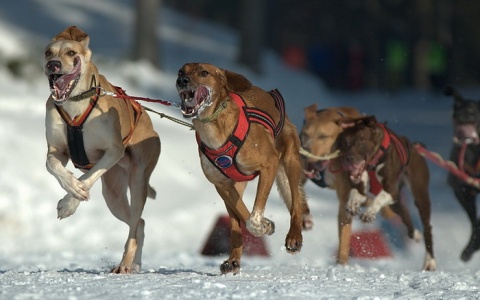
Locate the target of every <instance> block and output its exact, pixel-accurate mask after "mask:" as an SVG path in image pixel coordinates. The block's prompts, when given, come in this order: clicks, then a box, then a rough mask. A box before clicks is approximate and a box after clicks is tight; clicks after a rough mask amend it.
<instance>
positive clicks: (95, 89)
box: [68, 87, 99, 101]
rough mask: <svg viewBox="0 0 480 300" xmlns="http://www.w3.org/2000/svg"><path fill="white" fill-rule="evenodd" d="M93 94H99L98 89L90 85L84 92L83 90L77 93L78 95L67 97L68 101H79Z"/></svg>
mask: <svg viewBox="0 0 480 300" xmlns="http://www.w3.org/2000/svg"><path fill="white" fill-rule="evenodd" d="M95 95H99V89H98V88H97V87H92V88H91V89H90V90H88V91H86V92H83V93H81V94H78V95H76V96H73V97H69V98H68V100H69V101H80V100H83V99H87V98H92V97H93V96H95Z"/></svg>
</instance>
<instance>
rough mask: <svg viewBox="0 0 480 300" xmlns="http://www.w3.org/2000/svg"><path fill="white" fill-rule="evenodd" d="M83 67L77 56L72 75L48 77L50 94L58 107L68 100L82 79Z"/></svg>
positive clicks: (52, 75) (51, 75)
mask: <svg viewBox="0 0 480 300" xmlns="http://www.w3.org/2000/svg"><path fill="white" fill-rule="evenodd" d="M81 65H82V62H81V60H80V58H79V57H78V56H77V57H75V59H74V61H73V69H72V71H71V72H70V73H55V74H49V75H48V82H49V83H50V92H51V93H52V98H53V100H54V101H55V103H56V104H57V105H61V104H63V103H64V102H65V101H67V100H68V97H69V96H70V93H71V92H72V91H73V89H74V88H75V86H76V85H77V83H78V81H79V79H80V70H81Z"/></svg>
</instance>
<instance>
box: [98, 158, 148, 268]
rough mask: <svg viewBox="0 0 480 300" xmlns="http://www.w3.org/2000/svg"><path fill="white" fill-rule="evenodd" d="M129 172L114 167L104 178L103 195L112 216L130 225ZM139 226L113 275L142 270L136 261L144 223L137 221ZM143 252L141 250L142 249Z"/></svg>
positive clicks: (116, 166) (127, 243) (131, 235)
mask: <svg viewBox="0 0 480 300" xmlns="http://www.w3.org/2000/svg"><path fill="white" fill-rule="evenodd" d="M128 178H129V172H128V171H127V170H125V169H123V168H121V167H120V166H118V165H115V166H114V167H112V168H111V169H110V170H109V171H108V172H107V173H105V174H104V175H103V176H102V193H103V196H104V198H105V201H106V203H107V207H108V208H109V209H110V211H111V212H112V214H113V215H114V216H115V217H116V218H117V219H119V220H120V221H122V222H124V223H126V224H127V225H130V224H129V223H130V222H131V219H132V216H131V213H130V211H131V209H130V205H129V202H128V197H127V189H128ZM137 224H138V226H137V225H136V226H135V227H136V228H135V232H133V234H132V228H130V232H129V235H128V239H127V242H126V243H125V250H124V253H123V257H122V261H121V262H120V264H119V265H118V266H116V267H115V268H113V269H112V273H132V272H135V271H139V270H140V263H141V262H137V263H138V264H137V265H134V259H135V256H136V251H137V250H138V248H139V247H138V245H140V248H141V245H143V238H144V233H143V229H144V222H143V220H140V221H137ZM140 251H141V249H140Z"/></svg>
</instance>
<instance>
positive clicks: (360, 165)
mask: <svg viewBox="0 0 480 300" xmlns="http://www.w3.org/2000/svg"><path fill="white" fill-rule="evenodd" d="M342 166H343V169H344V170H346V171H348V172H349V173H350V179H351V180H352V182H353V183H358V182H360V180H361V179H362V173H363V171H364V170H365V160H362V161H361V162H357V163H342Z"/></svg>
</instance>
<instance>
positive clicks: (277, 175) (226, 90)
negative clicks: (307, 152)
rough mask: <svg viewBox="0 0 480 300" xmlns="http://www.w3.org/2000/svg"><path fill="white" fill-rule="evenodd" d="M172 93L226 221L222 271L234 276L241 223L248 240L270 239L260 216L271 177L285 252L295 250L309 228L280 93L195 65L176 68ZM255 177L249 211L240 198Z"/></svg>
mask: <svg viewBox="0 0 480 300" xmlns="http://www.w3.org/2000/svg"><path fill="white" fill-rule="evenodd" d="M177 89H178V92H179V95H180V98H181V100H182V112H183V114H184V116H185V117H189V118H194V119H193V124H194V126H195V130H196V134H197V141H198V143H199V150H200V161H201V165H202V169H203V172H204V174H205V176H206V177H207V179H208V180H209V181H210V182H212V183H213V184H214V185H215V188H216V190H217V192H218V193H219V194H220V196H221V197H222V199H223V200H224V202H225V205H226V208H227V211H228V214H229V216H230V224H231V240H230V242H231V243H230V244H231V245H230V247H231V251H230V257H229V258H228V260H226V261H225V262H223V264H222V265H221V266H220V270H221V272H222V273H228V272H233V273H237V272H239V271H240V260H241V255H242V232H241V227H240V224H241V222H243V223H245V224H246V227H247V229H248V230H249V231H250V232H251V233H252V234H254V235H255V236H261V235H265V234H267V235H271V234H273V232H274V229H275V227H274V223H273V222H272V221H270V220H269V219H267V218H265V217H264V211H265V205H266V202H267V198H268V195H269V193H270V190H271V188H272V185H273V182H274V181H275V179H276V182H277V186H278V190H279V192H280V195H281V196H282V198H283V200H284V201H285V203H286V205H287V207H288V209H289V211H290V215H291V223H290V230H289V232H288V234H287V237H286V241H285V247H286V249H287V251H288V252H290V253H294V252H298V251H300V249H301V247H302V232H301V231H302V225H303V226H304V227H305V228H308V227H311V225H312V224H311V220H310V218H311V217H310V215H309V210H308V206H307V203H306V201H305V195H304V192H303V188H302V186H301V184H300V180H301V175H302V167H301V163H300V157H299V154H298V153H299V148H300V141H299V139H298V135H297V132H296V128H295V126H294V125H293V124H292V123H291V122H290V121H289V120H288V118H287V117H286V116H285V114H284V106H283V105H284V103H283V99H281V96H280V95H279V94H278V93H275V92H273V93H267V92H265V91H264V90H262V89H260V88H258V87H256V86H253V85H252V84H251V83H250V81H248V80H247V79H246V78H245V77H244V76H242V75H239V74H236V73H234V72H231V71H227V70H223V69H220V68H218V67H216V66H213V65H210V64H201V63H188V64H185V65H184V66H183V67H182V68H181V69H180V71H179V72H178V79H177ZM282 124H283V126H282ZM256 175H258V176H259V179H258V186H257V193H256V197H255V203H254V206H253V210H252V213H250V212H249V210H248V209H247V207H246V206H245V204H244V202H243V200H242V197H243V192H244V190H245V187H246V184H247V182H248V181H249V180H251V179H253V178H254V177H255V176H256Z"/></svg>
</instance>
